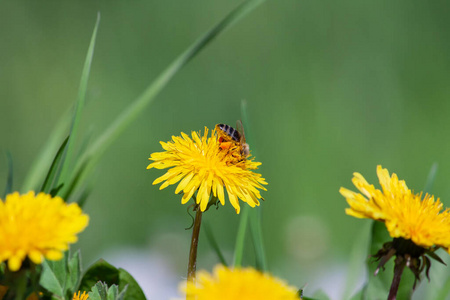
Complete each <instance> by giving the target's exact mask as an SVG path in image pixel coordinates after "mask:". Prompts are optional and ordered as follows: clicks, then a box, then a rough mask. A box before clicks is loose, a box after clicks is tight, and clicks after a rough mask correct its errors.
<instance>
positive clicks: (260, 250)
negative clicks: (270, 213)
mask: <svg viewBox="0 0 450 300" xmlns="http://www.w3.org/2000/svg"><path fill="white" fill-rule="evenodd" d="M261 212H262V209H261V207H255V208H252V209H251V211H250V214H249V216H250V234H251V237H252V241H253V247H254V249H255V259H256V268H257V269H258V270H261V271H264V272H265V271H267V270H268V267H267V260H266V253H265V250H264V242H263V234H262V228H261Z"/></svg>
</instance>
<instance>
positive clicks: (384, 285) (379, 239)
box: [363, 221, 394, 300]
mask: <svg viewBox="0 0 450 300" xmlns="http://www.w3.org/2000/svg"><path fill="white" fill-rule="evenodd" d="M371 237H372V238H371V242H370V250H369V253H368V256H370V255H373V254H375V253H377V252H378V250H380V249H381V248H382V247H383V244H384V243H386V242H388V241H390V240H392V238H391V237H390V236H389V234H388V232H387V230H386V227H385V225H384V223H382V222H377V221H372V230H371ZM392 260H393V259H391V261H390V262H388V263H387V264H386V265H385V268H386V269H385V271H383V270H380V272H379V273H378V275H377V276H375V275H374V273H375V270H376V268H377V265H378V263H377V262H375V261H374V259H373V258H371V259H368V260H367V264H368V265H367V269H368V270H369V274H368V281H367V283H366V286H365V287H364V298H363V299H367V300H369V299H373V300H377V299H380V300H381V299H386V298H387V296H388V294H389V288H390V283H391V282H392V277H393V274H394V264H393V262H392Z"/></svg>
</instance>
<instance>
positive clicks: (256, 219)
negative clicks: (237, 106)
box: [241, 100, 268, 271]
mask: <svg viewBox="0 0 450 300" xmlns="http://www.w3.org/2000/svg"><path fill="white" fill-rule="evenodd" d="M241 115H242V120H243V121H244V123H245V124H246V125H247V127H246V128H247V129H246V138H247V141H248V142H250V141H251V126H250V121H249V118H248V114H247V101H245V100H243V101H241ZM252 152H253V154H255V153H256V151H252ZM261 212H262V207H255V208H254V209H252V210H251V211H250V213H249V219H250V235H251V238H252V241H253V247H254V251H255V260H256V262H255V263H256V266H255V267H256V268H257V269H258V270H261V271H267V270H268V267H267V259H266V251H265V248H264V241H263V234H262V227H261Z"/></svg>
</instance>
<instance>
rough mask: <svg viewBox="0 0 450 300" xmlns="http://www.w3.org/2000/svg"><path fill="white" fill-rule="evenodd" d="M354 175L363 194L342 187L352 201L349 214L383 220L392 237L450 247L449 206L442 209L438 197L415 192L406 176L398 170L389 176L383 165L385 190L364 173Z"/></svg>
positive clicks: (381, 173)
mask: <svg viewBox="0 0 450 300" xmlns="http://www.w3.org/2000/svg"><path fill="white" fill-rule="evenodd" d="M353 175H354V177H353V180H352V181H353V184H354V185H355V186H356V187H357V188H358V190H359V191H360V192H361V194H359V193H355V192H353V191H350V190H348V189H346V188H341V189H340V193H341V194H342V195H343V196H344V197H345V198H346V199H347V202H348V204H349V205H350V208H347V209H346V211H345V212H346V213H347V214H348V215H351V216H354V217H357V218H370V219H374V220H377V221H381V222H384V223H385V225H386V228H387V230H388V231H389V234H390V235H391V237H393V238H403V239H405V240H411V241H412V242H413V243H414V244H415V245H417V246H420V247H422V248H425V249H429V248H431V247H432V246H439V247H443V248H445V249H446V250H447V251H449V250H450V210H449V209H445V210H443V205H442V203H441V202H440V201H439V199H436V200H434V196H430V195H428V194H425V196H424V197H422V193H419V194H414V193H413V192H412V191H411V190H410V189H408V187H407V186H406V183H405V181H404V180H398V177H397V175H396V174H392V176H389V172H388V170H387V169H383V168H382V167H381V166H378V167H377V175H378V179H379V181H380V185H381V188H382V190H379V189H375V187H374V186H373V185H371V184H369V183H367V181H366V180H365V179H364V177H363V176H362V175H361V174H359V173H354V174H353Z"/></svg>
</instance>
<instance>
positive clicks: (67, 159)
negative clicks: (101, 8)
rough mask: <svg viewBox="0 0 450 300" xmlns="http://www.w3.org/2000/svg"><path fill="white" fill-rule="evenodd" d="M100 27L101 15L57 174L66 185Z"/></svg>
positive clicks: (96, 25)
mask: <svg viewBox="0 0 450 300" xmlns="http://www.w3.org/2000/svg"><path fill="white" fill-rule="evenodd" d="M99 25H100V13H98V14H97V20H96V22H95V26H94V31H93V33H92V37H91V41H90V43H89V48H88V52H87V54H86V59H85V61H84V66H83V71H82V73H81V79H80V86H79V88H78V96H77V102H76V108H75V114H74V116H73V120H72V125H71V128H70V134H69V136H70V138H69V141H68V144H67V150H66V152H65V155H64V157H63V159H62V161H61V168H60V173H59V174H57V176H56V178H57V179H59V183H60V184H61V183H65V182H66V181H67V180H68V179H69V178H68V177H69V176H71V175H69V174H68V172H69V169H72V168H70V166H71V159H72V153H73V148H74V144H75V141H76V138H77V136H78V135H77V133H78V126H79V124H80V119H81V112H82V111H83V107H84V104H85V102H86V91H87V84H88V80H89V74H90V71H91V64H92V59H93V57H94V49H95V41H96V38H97V31H98V27H99Z"/></svg>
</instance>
